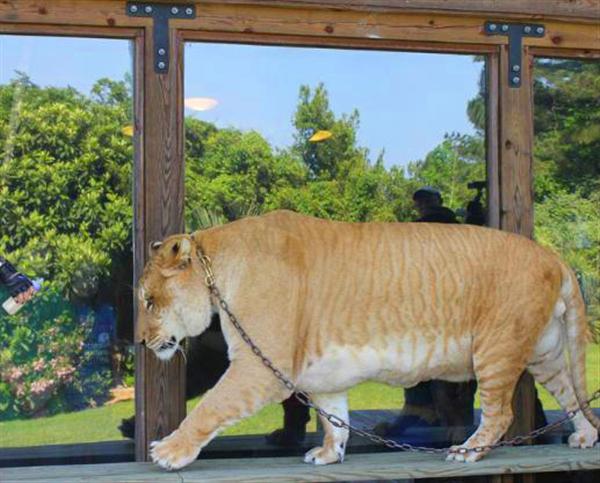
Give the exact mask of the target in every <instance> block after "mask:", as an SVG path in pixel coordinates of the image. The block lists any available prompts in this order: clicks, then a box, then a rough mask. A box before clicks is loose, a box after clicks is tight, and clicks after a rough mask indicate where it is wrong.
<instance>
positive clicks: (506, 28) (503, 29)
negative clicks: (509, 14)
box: [502, 24, 508, 32]
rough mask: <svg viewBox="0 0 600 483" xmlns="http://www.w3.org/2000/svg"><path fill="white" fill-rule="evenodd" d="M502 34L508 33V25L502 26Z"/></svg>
mask: <svg viewBox="0 0 600 483" xmlns="http://www.w3.org/2000/svg"><path fill="white" fill-rule="evenodd" d="M502 32H508V25H506V24H504V25H503V26H502Z"/></svg>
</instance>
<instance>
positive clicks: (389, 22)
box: [0, 0, 600, 50]
mask: <svg viewBox="0 0 600 483" xmlns="http://www.w3.org/2000/svg"><path fill="white" fill-rule="evenodd" d="M124 6H125V3H124V1H122V0H79V1H74V0H52V1H50V0H38V1H36V2H16V1H11V2H8V1H5V2H0V23H2V22H4V23H24V24H55V25H81V26H83V25H89V26H108V27H144V26H150V25H151V24H152V20H151V19H150V18H146V17H129V16H127V15H126V13H125V8H124ZM487 19H489V17H487V16H483V15H481V14H477V15H475V14H472V13H471V14H469V15H464V16H458V15H450V14H448V13H436V12H430V13H423V12H419V13H406V12H404V11H402V12H401V13H394V12H392V13H389V12H380V11H369V12H362V11H356V10H331V9H316V8H281V7H280V8H277V7H270V6H267V5H265V4H264V3H258V2H257V4H252V5H235V4H224V3H202V4H199V5H198V16H197V18H196V19H193V20H187V19H178V20H172V21H171V24H172V25H173V26H175V27H178V28H181V29H187V30H205V31H214V32H237V33H248V34H252V33H253V34H278V35H302V36H311V37H315V36H317V37H319V36H320V37H324V38H363V39H376V40H382V41H389V40H403V41H412V42H415V41H419V42H442V43H467V44H486V45H498V44H503V43H506V42H507V39H506V38H504V37H503V36H487V35H485V34H484V32H483V28H482V26H483V24H484V22H485V20H487ZM545 25H546V28H547V31H548V35H546V36H545V37H544V38H540V39H537V38H526V39H525V40H524V42H525V43H526V45H535V46H539V47H556V48H561V49H591V50H600V28H599V26H598V25H597V22H596V23H574V22H569V23H567V22H560V21H556V20H548V21H547V22H545Z"/></svg>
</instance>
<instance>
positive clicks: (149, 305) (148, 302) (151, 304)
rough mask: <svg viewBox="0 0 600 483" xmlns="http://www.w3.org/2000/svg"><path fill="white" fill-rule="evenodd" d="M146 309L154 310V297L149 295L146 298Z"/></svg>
mask: <svg viewBox="0 0 600 483" xmlns="http://www.w3.org/2000/svg"><path fill="white" fill-rule="evenodd" d="M145 304H146V310H152V309H153V308H154V299H153V298H152V297H149V298H147V299H146V300H145Z"/></svg>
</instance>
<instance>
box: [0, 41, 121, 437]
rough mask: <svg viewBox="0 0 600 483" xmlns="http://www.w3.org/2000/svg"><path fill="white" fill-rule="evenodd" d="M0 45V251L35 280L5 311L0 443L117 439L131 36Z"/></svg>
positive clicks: (0, 323) (0, 330)
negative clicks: (29, 292)
mask: <svg viewBox="0 0 600 483" xmlns="http://www.w3.org/2000/svg"><path fill="white" fill-rule="evenodd" d="M0 53H1V55H0V255H2V256H4V257H6V258H7V259H9V260H10V261H11V262H12V263H13V264H14V265H15V266H16V267H17V268H18V270H20V271H21V272H22V273H24V274H26V275H28V276H30V277H31V278H39V279H43V283H42V288H41V290H40V291H39V292H38V293H37V294H36V296H35V297H34V298H33V299H32V300H31V301H30V302H28V303H27V304H26V305H25V306H24V307H22V308H21V310H20V311H19V312H17V313H16V314H15V315H8V314H6V313H5V312H3V311H2V313H0V341H1V342H0V447H6V446H13V447H14V446H35V445H44V444H55V443H75V442H91V441H103V440H114V439H120V438H122V435H121V433H120V431H119V429H118V426H119V425H120V422H121V419H122V418H123V417H125V416H128V415H129V414H131V413H132V412H133V401H132V398H133V352H132V347H131V343H132V327H133V321H132V317H133V316H132V287H131V286H132V280H133V276H132V238H131V233H132V216H133V210H132V199H131V192H132V190H131V185H132V183H131V181H132V166H133V163H132V159H133V148H132V139H131V127H130V126H131V125H132V85H131V67H130V62H131V60H130V59H131V56H130V52H129V42H127V41H116V40H92V39H68V38H49V37H44V38H41V37H26V36H1V37H0ZM90 58H93V61H94V64H93V66H92V65H90V64H89V62H88V59H90ZM57 66H60V68H57ZM0 290H2V289H1V288H0ZM0 295H1V296H2V301H3V300H4V299H5V298H6V297H7V296H8V294H7V293H6V291H2V293H1V294H0Z"/></svg>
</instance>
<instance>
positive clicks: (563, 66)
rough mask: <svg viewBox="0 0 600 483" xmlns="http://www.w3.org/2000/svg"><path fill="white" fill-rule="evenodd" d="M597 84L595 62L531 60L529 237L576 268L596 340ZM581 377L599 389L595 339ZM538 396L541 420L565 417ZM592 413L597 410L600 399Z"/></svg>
mask: <svg viewBox="0 0 600 483" xmlns="http://www.w3.org/2000/svg"><path fill="white" fill-rule="evenodd" d="M599 85H600V62H598V61H587V60H575V59H547V58H538V59H536V60H535V64H534V101H535V103H534V109H535V111H534V120H535V126H534V127H535V143H534V222H535V232H534V237H535V239H536V240H537V241H538V242H539V243H541V244H543V245H545V246H548V247H550V248H552V249H553V250H555V251H556V252H557V253H558V254H559V255H560V256H561V257H562V259H563V260H565V261H566V262H567V263H568V265H569V266H570V267H571V268H572V269H573V270H574V272H575V274H576V276H577V280H578V282H579V287H580V289H581V292H582V294H583V299H584V302H585V305H586V310H587V317H588V323H589V324H590V328H591V331H592V332H594V333H596V334H597V327H598V321H599V320H600V248H599V247H600V163H598V152H600V99H599V97H598V86H599ZM586 373H587V378H586V379H587V381H586V382H587V389H588V393H590V394H591V393H592V392H593V391H596V390H597V389H598V388H599V387H600V346H599V345H598V339H597V338H595V339H594V340H593V341H590V343H589V345H588V347H587V354H586ZM548 388H549V389H554V390H555V391H556V389H557V388H556V387H554V388H551V387H550V386H548ZM538 391H539V398H540V402H541V406H543V408H544V410H545V417H546V419H547V420H548V421H549V422H552V421H554V420H555V419H557V418H558V417H561V416H562V415H563V414H564V413H563V412H562V411H561V410H560V407H559V405H558V403H557V401H556V400H555V399H554V397H552V396H551V395H550V394H549V392H548V391H547V390H546V389H545V388H542V387H540V386H539V385H538ZM592 407H594V408H600V401H598V400H596V401H594V402H593V403H592ZM538 412H539V411H538ZM597 414H598V411H597ZM539 417H540V416H538V419H539ZM569 434H570V431H569V430H568V429H563V430H561V431H557V432H556V433H555V434H554V441H556V440H557V439H560V438H562V439H563V440H564V439H565V438H566V437H568V435H569ZM551 441H552V439H551Z"/></svg>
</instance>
